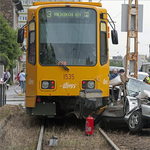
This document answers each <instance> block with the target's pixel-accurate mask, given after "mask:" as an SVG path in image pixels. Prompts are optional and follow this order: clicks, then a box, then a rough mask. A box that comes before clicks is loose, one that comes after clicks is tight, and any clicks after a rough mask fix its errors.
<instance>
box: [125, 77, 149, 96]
mask: <svg viewBox="0 0 150 150" xmlns="http://www.w3.org/2000/svg"><path fill="white" fill-rule="evenodd" d="M143 90H148V91H150V85H148V84H147V83H145V82H142V81H139V80H136V79H131V78H130V79H129V82H128V83H127V92H128V94H129V96H136V95H138V93H139V92H141V91H143Z"/></svg>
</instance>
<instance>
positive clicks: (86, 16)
mask: <svg viewBox="0 0 150 150" xmlns="http://www.w3.org/2000/svg"><path fill="white" fill-rule="evenodd" d="M108 22H109V20H108V19H107V11H106V9H104V8H102V4H101V3H92V2H34V3H33V6H32V7H30V8H29V9H28V20H27V24H26V25H25V26H26V27H27V50H26V56H27V57H26V58H27V59H26V72H27V76H26V101H25V106H26V111H27V113H29V114H31V115H40V116H49V117H61V116H66V115H71V114H75V115H76V116H77V118H83V117H86V116H88V115H89V114H91V113H96V112H97V111H98V110H99V109H100V108H101V107H102V106H104V105H105V104H106V101H107V98H108V96H109V47H108V38H109V28H108ZM113 25H114V24H113ZM25 26H24V27H25ZM111 26H112V25H111ZM24 27H22V28H21V29H19V30H18V42H19V43H22V42H23V35H24ZM112 41H113V43H114V44H117V32H116V30H115V29H113V30H112Z"/></svg>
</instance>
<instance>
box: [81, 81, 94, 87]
mask: <svg viewBox="0 0 150 150" xmlns="http://www.w3.org/2000/svg"><path fill="white" fill-rule="evenodd" d="M82 89H95V81H89V80H83V81H82Z"/></svg>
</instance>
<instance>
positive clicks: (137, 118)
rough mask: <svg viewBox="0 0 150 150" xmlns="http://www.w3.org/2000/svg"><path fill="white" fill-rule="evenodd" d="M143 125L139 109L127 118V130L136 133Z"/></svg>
mask: <svg viewBox="0 0 150 150" xmlns="http://www.w3.org/2000/svg"><path fill="white" fill-rule="evenodd" d="M143 126H144V120H143V118H142V113H141V112H140V111H135V112H134V113H132V115H131V116H130V118H129V120H128V127H129V130H130V131H131V132H133V133H137V132H139V131H141V130H142V128H143Z"/></svg>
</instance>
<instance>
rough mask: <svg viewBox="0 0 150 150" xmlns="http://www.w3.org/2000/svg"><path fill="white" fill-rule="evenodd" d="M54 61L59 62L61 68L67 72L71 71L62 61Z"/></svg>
mask: <svg viewBox="0 0 150 150" xmlns="http://www.w3.org/2000/svg"><path fill="white" fill-rule="evenodd" d="M54 59H55V60H56V61H57V63H58V65H59V66H62V67H63V68H64V69H65V70H69V68H68V67H67V66H66V65H64V64H63V63H62V62H61V61H59V60H57V59H56V58H54Z"/></svg>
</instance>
